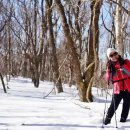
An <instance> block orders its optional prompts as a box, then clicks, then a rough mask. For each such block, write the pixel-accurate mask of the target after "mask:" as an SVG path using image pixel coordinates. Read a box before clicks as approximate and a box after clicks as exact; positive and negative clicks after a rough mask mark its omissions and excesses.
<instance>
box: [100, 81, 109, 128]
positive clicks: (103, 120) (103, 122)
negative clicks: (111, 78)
mask: <svg viewBox="0 0 130 130" xmlns="http://www.w3.org/2000/svg"><path fill="white" fill-rule="evenodd" d="M108 86H109V83H108V84H107V90H106V100H105V107H104V113H103V121H102V128H104V119H105V113H106V106H107V94H108Z"/></svg>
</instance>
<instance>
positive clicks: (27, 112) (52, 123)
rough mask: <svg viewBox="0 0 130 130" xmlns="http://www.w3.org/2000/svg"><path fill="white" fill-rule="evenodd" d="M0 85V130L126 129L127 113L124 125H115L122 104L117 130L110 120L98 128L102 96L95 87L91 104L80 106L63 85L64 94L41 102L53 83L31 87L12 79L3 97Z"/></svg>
mask: <svg viewBox="0 0 130 130" xmlns="http://www.w3.org/2000/svg"><path fill="white" fill-rule="evenodd" d="M0 86H1V87H0V130H103V129H105V130H116V129H119V130H130V114H129V117H128V120H127V122H126V123H120V122H119V119H120V114H121V109H122V108H121V105H122V104H120V106H119V108H118V110H117V123H118V128H115V120H114V119H115V118H114V117H113V118H112V121H111V124H109V125H107V126H104V128H102V120H103V112H104V102H105V97H99V96H98V95H97V92H96V91H97V90H96V89H95V88H93V94H94V102H92V103H83V102H80V101H79V98H78V93H77V90H76V88H75V87H74V86H73V87H71V88H69V87H68V86H67V85H63V87H64V91H65V92H63V93H60V94H55V93H54V92H52V93H51V94H50V95H49V96H48V97H46V98H45V99H43V97H44V96H45V95H46V94H48V93H49V92H50V91H51V89H52V88H53V83H50V82H42V81H41V82H40V86H39V88H35V87H34V86H33V84H32V83H31V80H30V79H26V78H22V77H18V78H12V79H11V81H10V82H9V87H10V89H8V90H7V91H8V93H7V94H5V93H3V90H2V85H1V84H0ZM110 100H111V97H108V101H107V108H108V107H109V103H110Z"/></svg>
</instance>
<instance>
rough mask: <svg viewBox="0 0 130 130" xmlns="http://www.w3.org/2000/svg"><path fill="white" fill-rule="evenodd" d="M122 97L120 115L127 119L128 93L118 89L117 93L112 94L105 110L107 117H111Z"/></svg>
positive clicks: (129, 99)
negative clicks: (106, 110)
mask: <svg viewBox="0 0 130 130" xmlns="http://www.w3.org/2000/svg"><path fill="white" fill-rule="evenodd" d="M122 99H123V107H122V113H121V117H122V118H125V119H127V117H128V114H129V108H130V93H129V92H128V91H127V90H126V91H120V93H119V94H114V95H113V98H112V101H111V105H110V107H109V109H108V112H107V117H108V118H112V117H113V115H114V113H115V111H116V109H117V108H118V106H119V104H120V102H121V100H122Z"/></svg>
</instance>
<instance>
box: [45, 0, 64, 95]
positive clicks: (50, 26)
mask: <svg viewBox="0 0 130 130" xmlns="http://www.w3.org/2000/svg"><path fill="white" fill-rule="evenodd" d="M46 4H47V9H48V15H47V21H48V29H49V44H50V47H51V56H52V68H53V72H54V82H55V84H56V87H57V90H58V93H60V92H63V88H62V83H61V78H60V74H59V65H58V60H57V56H56V45H55V40H54V32H53V23H52V8H51V6H52V0H46Z"/></svg>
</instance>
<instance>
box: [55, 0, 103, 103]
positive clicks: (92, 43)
mask: <svg viewBox="0 0 130 130" xmlns="http://www.w3.org/2000/svg"><path fill="white" fill-rule="evenodd" d="M101 2H102V1H100V0H93V1H92V2H91V11H92V15H91V16H92V17H91V24H90V35H89V36H90V40H89V51H88V52H89V57H88V59H89V62H88V63H87V68H88V69H87V71H86V72H85V75H83V77H82V74H81V68H80V61H79V57H78V54H77V52H76V48H75V46H74V41H73V39H72V36H71V33H70V29H69V25H68V23H67V19H66V16H65V12H64V7H63V5H62V4H61V1H60V0H55V3H56V6H57V8H58V11H59V13H60V15H61V21H62V27H63V30H64V34H65V37H66V39H67V48H68V49H70V54H71V56H72V60H73V61H72V62H73V65H74V69H75V70H76V71H74V72H75V75H76V82H77V86H78V89H79V96H80V100H81V101H84V102H85V101H92V94H91V87H92V83H93V77H94V70H95V69H96V67H95V64H96V63H97V51H96V50H97V45H98V37H99V32H98V30H99V29H98V19H99V14H100V7H101ZM84 76H85V77H84ZM84 78H85V82H84Z"/></svg>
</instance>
